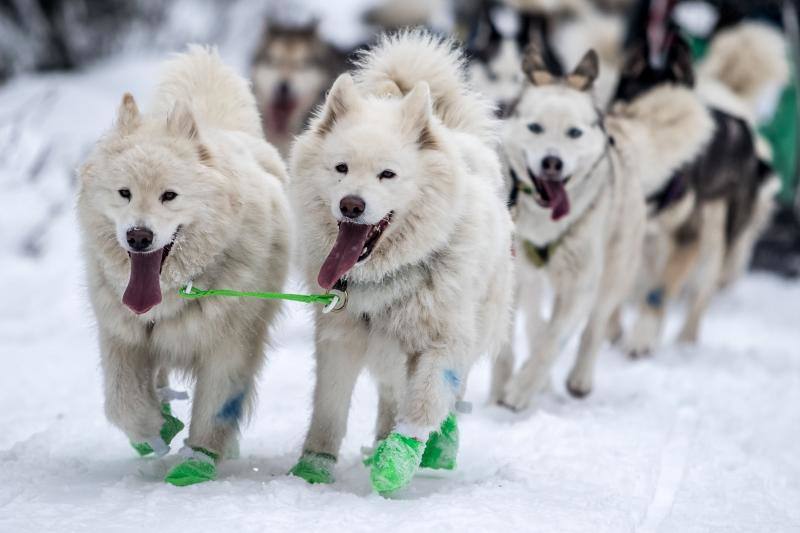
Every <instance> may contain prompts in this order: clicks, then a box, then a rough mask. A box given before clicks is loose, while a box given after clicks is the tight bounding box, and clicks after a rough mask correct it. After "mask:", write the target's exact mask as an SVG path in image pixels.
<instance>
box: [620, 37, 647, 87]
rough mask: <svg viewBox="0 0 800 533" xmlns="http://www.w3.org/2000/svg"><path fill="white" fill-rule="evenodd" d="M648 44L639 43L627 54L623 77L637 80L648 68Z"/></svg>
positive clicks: (623, 65) (623, 66)
mask: <svg viewBox="0 0 800 533" xmlns="http://www.w3.org/2000/svg"><path fill="white" fill-rule="evenodd" d="M647 56H648V52H647V43H646V42H644V43H639V44H637V45H635V46H633V47H632V48H630V49H629V50H628V52H626V53H625V61H624V63H623V64H622V71H621V72H622V77H625V78H630V79H637V78H638V77H639V76H641V75H642V73H643V72H644V70H645V68H647V60H648V59H647Z"/></svg>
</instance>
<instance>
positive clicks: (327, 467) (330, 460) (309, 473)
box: [289, 452, 336, 484]
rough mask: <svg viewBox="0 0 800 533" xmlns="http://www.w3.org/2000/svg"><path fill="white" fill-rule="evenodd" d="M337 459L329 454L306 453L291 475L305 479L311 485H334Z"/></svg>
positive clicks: (290, 471)
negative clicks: (334, 469) (334, 470)
mask: <svg viewBox="0 0 800 533" xmlns="http://www.w3.org/2000/svg"><path fill="white" fill-rule="evenodd" d="M335 464H336V457H334V456H333V455H330V454H328V453H316V452H304V453H303V456H302V457H300V460H299V461H297V464H296V465H294V466H293V467H292V469H291V470H289V475H292V476H297V477H299V478H301V479H305V480H306V481H307V482H309V483H312V484H314V483H326V484H329V483H333V482H334V481H335V480H334V477H333V467H334V465H335Z"/></svg>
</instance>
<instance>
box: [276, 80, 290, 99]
mask: <svg viewBox="0 0 800 533" xmlns="http://www.w3.org/2000/svg"><path fill="white" fill-rule="evenodd" d="M276 92H277V95H278V98H284V99H285V98H289V96H291V92H292V91H291V87H289V81H288V80H282V81H281V82H280V83H279V84H278V88H277V91H276Z"/></svg>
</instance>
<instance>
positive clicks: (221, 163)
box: [78, 47, 289, 453]
mask: <svg viewBox="0 0 800 533" xmlns="http://www.w3.org/2000/svg"><path fill="white" fill-rule="evenodd" d="M80 181H81V184H80V192H79V195H78V218H79V222H80V227H81V231H82V233H83V250H84V256H85V259H86V269H87V275H88V287H89V295H90V298H91V302H92V307H93V309H94V312H95V316H96V318H97V323H98V327H99V335H100V352H101V361H102V368H103V375H104V381H105V405H106V414H107V416H108V418H109V420H110V421H111V422H112V423H114V424H115V425H117V426H119V427H120V428H121V429H122V430H123V431H124V432H125V433H126V435H127V436H128V437H129V438H130V439H131V440H133V441H144V440H149V439H151V438H153V437H154V436H155V437H157V436H158V434H159V429H160V428H161V424H162V422H163V420H162V417H161V413H160V410H159V398H158V395H157V393H156V387H157V386H158V387H159V388H161V387H165V386H167V385H168V383H167V381H168V380H167V378H168V373H169V370H173V369H175V370H179V371H183V372H186V373H188V374H190V375H191V376H192V377H194V378H195V379H196V381H197V384H196V387H195V392H194V395H193V405H192V420H191V426H190V430H189V438H188V444H190V445H192V446H199V447H203V448H206V449H208V450H211V451H214V452H217V453H221V452H222V451H223V450H224V449H225V448H226V447H227V446H228V445H229V444H230V441H231V440H233V439H235V437H236V429H237V427H238V422H239V420H238V419H226V418H224V417H221V414H220V413H221V410H222V408H223V406H224V405H225V404H226V403H227V402H229V401H230V400H231V399H232V398H236V397H237V396H238V395H239V394H241V395H242V402H241V406H242V410H243V412H244V413H245V414H246V412H247V408H248V405H249V404H250V402H251V400H252V397H253V393H254V379H255V376H256V374H257V372H258V370H259V369H260V367H261V364H262V361H263V356H264V353H263V352H264V343H265V340H266V335H267V327H268V326H269V324H270V323H271V322H272V319H273V317H274V315H275V312H276V311H277V309H278V306H277V305H276V304H274V303H265V302H263V301H240V300H238V299H231V298H214V299H208V300H204V301H202V302H201V301H196V300H184V299H182V298H179V297H178V295H177V291H178V288H179V287H180V286H181V285H182V284H184V283H186V282H187V281H189V280H194V285H195V286H198V287H201V288H211V287H225V288H235V289H240V290H273V291H277V290H280V289H281V287H282V285H283V282H284V279H285V277H286V270H287V262H288V256H289V250H288V247H289V234H288V231H287V225H288V203H287V200H286V198H285V195H284V192H283V189H282V182H285V181H286V172H285V170H284V167H283V164H282V162H281V160H280V158H279V157H278V155H277V152H276V151H275V149H274V148H272V147H271V146H269V145H268V144H267V143H265V142H264V139H263V136H262V133H261V127H260V123H259V118H258V112H257V111H256V107H255V102H254V100H253V96H252V95H251V93H250V90H249V88H248V85H247V82H246V81H245V80H244V79H242V78H241V77H239V76H238V75H236V74H235V73H234V72H233V71H232V70H231V69H229V68H228V67H226V66H225V65H223V64H222V62H221V61H220V59H219V57H218V56H217V54H216V52H213V51H209V50H206V49H202V48H199V47H191V48H190V49H189V52H188V53H186V54H181V55H178V56H176V57H175V59H173V60H171V61H169V62H168V63H167V64H166V68H165V72H164V76H163V79H162V82H161V84H160V85H159V87H158V89H157V91H156V95H155V98H154V102H153V106H152V109H151V110H150V112H149V113H148V114H140V113H139V111H138V108H137V107H136V104H135V102H134V100H133V98H132V97H131V96H130V95H126V97H125V98H124V99H123V104H122V106H121V108H120V111H119V115H118V118H117V124H116V125H115V126H114V127H113V128H112V129H111V130H110V131H109V132H108V133H107V134H106V135H105V136H104V137H103V138H102V139H101V140H100V142H99V143H98V144H97V146H96V147H95V148H94V150H93V151H92V153H91V155H90V156H89V158H88V160H87V161H86V163H85V164H84V165H83V167H82V168H81V170H80ZM123 187H124V188H128V189H129V190H130V192H131V199H130V201H128V200H125V199H124V198H122V197H120V195H119V193H118V190H119V189H120V188H123ZM166 189H170V190H173V191H175V192H177V193H178V197H177V198H176V199H175V200H173V201H171V202H169V203H162V202H160V201H159V197H160V195H161V194H162V192H163V191H164V190H166ZM130 224H136V225H140V226H146V227H149V228H151V229H152V230H153V231H154V232H155V236H156V240H157V244H156V246H159V247H160V246H161V245H162V244H164V243H166V242H167V241H168V240H169V239H171V238H172V235H173V234H175V232H176V230H177V229H178V228H180V229H179V230H178V232H177V234H176V238H175V241H174V246H173V248H172V252H171V253H170V255H169V256H168V257H167V259H166V261H165V262H164V265H163V270H162V273H161V279H160V282H161V291H162V295H163V301H162V302H161V304H159V305H157V306H156V307H154V308H153V309H151V310H150V311H148V312H147V313H145V314H143V315H135V314H134V313H133V312H132V311H130V310H129V309H128V308H127V307H125V306H124V305H123V304H122V302H121V297H122V294H123V291H124V290H125V287H126V284H127V282H128V276H129V272H130V260H129V258H128V249H127V248H126V243H125V241H124V239H123V240H122V242H120V241H119V239H117V238H116V235H118V234H119V233H120V232H122V233H123V235H124V231H125V228H126V227H128V225H130Z"/></svg>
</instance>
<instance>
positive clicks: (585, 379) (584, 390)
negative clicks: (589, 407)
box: [567, 371, 592, 398]
mask: <svg viewBox="0 0 800 533" xmlns="http://www.w3.org/2000/svg"><path fill="white" fill-rule="evenodd" d="M567 391H568V392H569V393H570V395H571V396H572V397H573V398H585V397H586V396H588V395H589V393H591V392H592V376H591V375H590V374H588V373H587V372H575V371H573V372H571V373H570V375H569V377H568V378H567Z"/></svg>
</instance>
